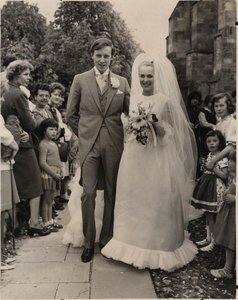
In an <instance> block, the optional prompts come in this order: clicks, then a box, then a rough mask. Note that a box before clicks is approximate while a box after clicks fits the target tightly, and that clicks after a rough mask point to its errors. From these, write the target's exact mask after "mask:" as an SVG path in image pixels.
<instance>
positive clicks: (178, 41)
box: [167, 0, 236, 97]
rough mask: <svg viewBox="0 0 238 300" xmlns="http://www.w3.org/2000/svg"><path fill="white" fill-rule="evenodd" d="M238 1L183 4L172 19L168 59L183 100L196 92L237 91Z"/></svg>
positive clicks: (170, 19) (168, 38)
mask: <svg viewBox="0 0 238 300" xmlns="http://www.w3.org/2000/svg"><path fill="white" fill-rule="evenodd" d="M235 22H236V1H235V0H200V1H179V2H178V4H177V5H176V7H175V9H174V11H173V13H172V14H171V16H170V18H169V36H168V37H167V56H168V58H169V59H170V60H171V61H172V62H173V64H174V65H175V68H176V72H177V75H178V81H179V85H180V87H181V91H182V94H183V96H185V97H186V95H188V93H190V92H191V91H192V90H194V89H198V90H200V91H201V92H202V95H203V97H205V96H206V95H207V94H208V93H216V92H217V91H220V90H226V91H229V92H232V91H233V90H235V87H236V27H235Z"/></svg>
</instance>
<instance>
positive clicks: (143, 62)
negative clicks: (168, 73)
mask: <svg viewBox="0 0 238 300" xmlns="http://www.w3.org/2000/svg"><path fill="white" fill-rule="evenodd" d="M142 66H145V67H152V68H154V62H153V61H142V62H141V63H140V64H139V66H138V71H139V69H140V67H142Z"/></svg>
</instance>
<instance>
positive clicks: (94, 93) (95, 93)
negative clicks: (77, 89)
mask: <svg viewBox="0 0 238 300" xmlns="http://www.w3.org/2000/svg"><path fill="white" fill-rule="evenodd" d="M87 83H88V88H89V91H90V93H91V94H92V96H93V99H94V101H95V103H96V105H97V107H98V108H99V110H100V111H102V109H101V105H100V100H99V95H98V88H97V82H96V78H95V75H94V71H93V69H92V70H91V73H90V75H89V80H88V82H87Z"/></svg>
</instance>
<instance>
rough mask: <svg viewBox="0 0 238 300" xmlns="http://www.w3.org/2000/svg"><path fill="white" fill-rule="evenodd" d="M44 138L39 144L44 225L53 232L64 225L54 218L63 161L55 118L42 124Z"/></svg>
mask: <svg viewBox="0 0 238 300" xmlns="http://www.w3.org/2000/svg"><path fill="white" fill-rule="evenodd" d="M40 132H41V136H42V137H43V139H42V140H41V142H40V144H39V164H40V167H41V179H42V186H43V190H44V194H43V196H42V219H43V225H44V227H47V228H49V229H50V230H51V231H52V232H56V231H58V229H59V228H62V227H63V226H62V225H60V224H57V223H56V222H55V221H54V220H53V219H52V204H53V200H54V196H55V195H56V194H57V193H59V191H60V180H61V179H62V176H61V172H62V170H61V161H60V157H59V150H58V147H57V145H56V143H55V142H54V139H55V138H56V136H57V132H58V123H57V122H56V121H55V120H54V119H45V120H43V121H42V122H41V124H40Z"/></svg>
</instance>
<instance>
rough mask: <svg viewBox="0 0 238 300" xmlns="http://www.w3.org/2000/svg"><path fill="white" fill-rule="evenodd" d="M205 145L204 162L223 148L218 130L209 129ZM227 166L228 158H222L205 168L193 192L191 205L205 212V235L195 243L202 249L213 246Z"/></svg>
mask: <svg viewBox="0 0 238 300" xmlns="http://www.w3.org/2000/svg"><path fill="white" fill-rule="evenodd" d="M206 145H207V148H208V150H209V152H210V153H209V154H208V156H207V159H206V163H208V162H209V161H211V160H212V159H213V158H214V157H215V156H216V155H218V154H219V153H220V152H221V151H222V150H223V149H224V148H225V138H224V136H223V135H222V133H221V132H220V131H218V130H214V131H209V132H208V133H207V135H206ZM227 166H228V159H227V158H223V159H221V160H219V161H218V162H217V163H216V164H215V166H214V168H213V170H211V171H210V170H207V169H205V170H204V173H203V175H202V176H201V178H200V179H199V181H198V183H197V185H196V187H195V189H194V192H193V197H192V199H191V203H192V205H193V206H194V207H195V208H199V209H204V210H205V214H206V232H207V236H206V238H205V239H204V240H202V241H199V242H197V243H196V244H197V245H198V246H201V247H203V248H200V250H202V251H210V250H212V249H213V247H214V239H213V236H212V232H213V229H214V224H215V221H216V215H217V212H218V211H219V209H220V207H221V205H222V201H223V200H222V199H223V198H222V197H223V193H224V191H225V188H226V186H225V181H226V179H227V173H228V172H227Z"/></svg>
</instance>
